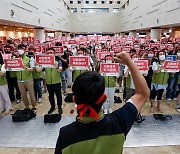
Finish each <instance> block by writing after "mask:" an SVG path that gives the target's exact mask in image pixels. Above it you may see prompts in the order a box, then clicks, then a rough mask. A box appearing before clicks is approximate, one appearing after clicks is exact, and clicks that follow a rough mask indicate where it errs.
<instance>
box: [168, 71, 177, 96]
mask: <svg viewBox="0 0 180 154" xmlns="http://www.w3.org/2000/svg"><path fill="white" fill-rule="evenodd" d="M177 82H178V73H175V75H174V77H169V79H168V87H167V92H166V99H174V98H176V93H177V86H178V83H177Z"/></svg>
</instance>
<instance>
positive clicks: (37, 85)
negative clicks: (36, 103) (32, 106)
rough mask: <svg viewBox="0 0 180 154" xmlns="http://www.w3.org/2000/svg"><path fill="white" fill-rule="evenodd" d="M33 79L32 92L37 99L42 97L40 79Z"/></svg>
mask: <svg viewBox="0 0 180 154" xmlns="http://www.w3.org/2000/svg"><path fill="white" fill-rule="evenodd" d="M33 80H34V94H35V97H36V100H37V98H38V99H39V98H42V87H41V82H42V79H33Z"/></svg>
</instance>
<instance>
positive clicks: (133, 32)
mask: <svg viewBox="0 0 180 154" xmlns="http://www.w3.org/2000/svg"><path fill="white" fill-rule="evenodd" d="M136 34H137V33H136V32H135V31H131V32H130V33H129V36H134V37H136Z"/></svg>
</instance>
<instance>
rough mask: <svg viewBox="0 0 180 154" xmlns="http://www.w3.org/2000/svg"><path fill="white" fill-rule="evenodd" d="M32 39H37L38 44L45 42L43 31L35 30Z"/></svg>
mask: <svg viewBox="0 0 180 154" xmlns="http://www.w3.org/2000/svg"><path fill="white" fill-rule="evenodd" d="M34 37H36V38H38V39H39V40H40V42H41V43H42V42H45V31H44V28H35V29H34Z"/></svg>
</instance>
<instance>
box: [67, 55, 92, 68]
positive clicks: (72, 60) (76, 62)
mask: <svg viewBox="0 0 180 154" xmlns="http://www.w3.org/2000/svg"><path fill="white" fill-rule="evenodd" d="M69 65H70V66H71V67H73V68H74V69H77V70H87V69H88V67H89V56H70V57H69Z"/></svg>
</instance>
